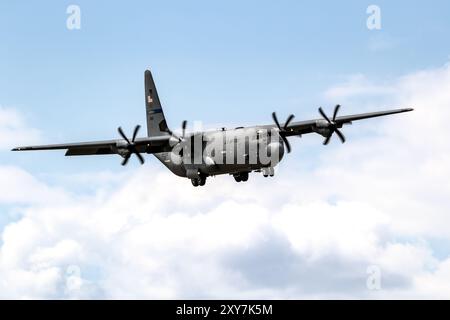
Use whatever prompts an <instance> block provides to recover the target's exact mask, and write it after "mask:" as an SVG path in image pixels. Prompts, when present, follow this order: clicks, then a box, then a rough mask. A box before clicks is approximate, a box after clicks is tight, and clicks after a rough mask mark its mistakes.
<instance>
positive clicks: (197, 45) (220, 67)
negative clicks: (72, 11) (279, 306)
mask: <svg viewBox="0 0 450 320" xmlns="http://www.w3.org/2000/svg"><path fill="white" fill-rule="evenodd" d="M71 3H72V2H66V1H53V2H52V1H47V2H45V3H42V4H37V3H36V4H30V3H28V2H25V1H15V2H3V3H2V4H1V11H0V12H1V13H0V37H1V39H2V48H3V49H2V50H1V51H0V66H1V68H0V70H1V74H0V86H1V88H2V90H1V93H0V99H1V101H2V104H3V105H7V106H9V105H12V106H17V107H19V108H20V110H21V111H23V112H25V113H26V114H27V115H28V116H29V117H30V119H31V121H32V123H33V126H35V127H38V128H40V129H42V130H43V131H44V137H45V140H48V141H55V140H56V141H61V140H65V139H69V140H72V139H74V140H80V139H81V140H83V139H92V138H94V139H95V138H109V137H112V136H114V135H115V132H114V131H115V128H116V127H117V126H118V125H119V124H120V125H123V126H124V127H126V128H128V129H129V130H131V128H132V126H134V125H135V124H136V123H141V124H143V123H144V117H143V108H144V107H143V101H142V100H143V97H142V96H143V94H142V86H143V79H142V78H143V76H142V74H143V70H144V69H145V68H146V67H151V69H152V70H153V72H154V76H155V78H156V81H157V86H158V88H159V91H160V95H161V99H162V100H163V103H164V105H165V106H166V114H167V117H168V120H169V121H170V125H171V126H172V127H177V126H179V124H180V123H181V121H182V120H183V119H188V120H191V121H192V120H202V121H204V122H205V123H220V122H224V123H233V124H234V123H235V124H246V123H250V122H253V123H258V122H269V121H270V113H271V112H272V111H273V110H277V111H279V114H280V116H281V115H285V114H286V115H287V114H288V113H291V112H293V113H295V114H296V115H297V117H311V116H315V115H316V108H317V106H318V105H319V104H325V103H330V102H329V101H324V99H323V97H322V96H321V93H322V92H323V90H324V89H325V88H327V87H329V86H330V85H332V84H333V83H335V82H337V81H339V80H340V79H341V77H343V76H345V75H347V74H355V73H363V74H365V75H367V76H368V77H371V78H381V77H382V78H386V77H396V76H398V75H401V74H404V73H406V72H411V71H414V70H419V69H423V68H429V67H433V66H438V65H442V64H443V63H444V62H445V61H447V60H448V52H449V46H450V44H449V43H448V42H447V41H445V39H446V38H447V37H446V35H447V31H448V30H449V27H450V26H449V24H450V21H449V20H448V16H447V14H446V13H447V12H448V11H449V9H450V8H449V4H448V2H446V1H435V2H433V4H432V5H430V3H429V2H426V1H419V2H415V3H414V4H411V3H410V2H408V1H396V2H395V3H394V2H392V1H379V2H377V4H378V5H379V6H380V7H381V9H382V30H380V31H369V30H368V29H367V28H366V19H367V14H366V12H365V11H366V8H367V6H368V5H369V4H371V2H361V1H345V2H343V3H334V2H324V1H314V2H299V1H282V2H280V3H278V2H272V1H267V2H261V1H245V2H240V1H239V2H232V1H231V2H230V1H227V2H214V3H211V2H210V1H204V2H202V1H193V2H189V3H185V2H173V1H168V2H164V3H161V2H159V3H156V2H149V1H136V2H131V3H128V2H127V3H121V4H120V3H117V4H111V3H110V2H108V1H79V2H77V4H78V5H80V7H81V10H82V29H81V30H79V31H69V30H67V29H66V27H65V22H66V21H65V20H66V17H67V15H66V13H65V10H66V7H67V5H68V4H71ZM372 41H381V42H383V43H386V45H385V47H386V48H383V49H381V50H373V49H371V47H370V43H371V42H372ZM337 102H338V101H336V103H337ZM333 103H334V102H333ZM330 107H331V106H330ZM68 123H70V124H71V125H68Z"/></svg>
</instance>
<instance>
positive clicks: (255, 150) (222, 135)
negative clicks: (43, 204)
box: [12, 70, 413, 187]
mask: <svg viewBox="0 0 450 320" xmlns="http://www.w3.org/2000/svg"><path fill="white" fill-rule="evenodd" d="M145 106H146V114H147V136H146V137H143V138H138V133H139V129H140V126H139V125H137V126H136V127H135V129H134V132H133V135H132V137H131V139H130V138H128V137H127V136H126V135H125V133H124V132H123V130H122V128H121V127H119V128H118V133H119V135H120V136H121V139H114V140H106V141H91V142H80V143H67V144H52V145H41V146H29V147H18V148H14V149H13V150H12V151H29V150H55V149H64V150H67V151H66V156H83V155H105V154H118V155H120V156H121V157H122V158H123V161H122V165H126V164H127V163H128V160H129V159H130V157H131V156H132V155H133V154H135V155H136V156H137V158H138V160H139V161H140V163H141V164H144V157H143V156H142V155H141V153H148V154H153V155H155V157H156V158H158V160H160V161H161V162H162V163H163V164H164V165H165V166H166V167H167V168H168V169H169V170H170V171H172V172H173V173H174V174H176V175H178V176H180V177H186V178H188V179H190V180H191V182H192V185H193V186H195V187H197V186H199V185H200V186H203V185H204V184H205V182H206V178H207V177H210V176H216V175H221V174H230V175H232V176H233V177H234V179H235V180H236V181H237V182H241V181H247V180H248V176H249V173H250V172H261V173H262V174H263V175H264V176H265V177H268V176H273V175H274V167H275V166H276V165H277V164H278V163H279V162H280V161H281V159H282V158H283V155H284V153H285V151H287V153H289V152H291V145H290V143H289V141H288V139H287V138H288V137H291V136H301V135H303V134H307V133H313V132H314V133H317V134H320V135H322V136H323V137H324V138H325V139H324V142H323V144H324V145H327V144H328V143H329V142H330V139H331V137H332V135H333V134H334V133H335V134H336V135H337V137H338V138H339V139H340V141H341V142H342V143H344V142H345V137H344V135H343V134H342V132H341V130H340V129H341V128H342V126H343V125H345V124H351V123H352V122H353V121H356V120H361V119H368V118H374V117H380V116H386V115H391V114H395V113H402V112H408V111H412V110H413V109H411V108H409V109H395V110H388V111H380V112H371V113H362V114H356V115H347V116H338V112H339V109H340V106H339V105H337V106H336V107H335V108H334V112H333V115H332V116H331V117H329V116H328V115H327V114H326V113H325V112H324V111H323V110H322V108H319V114H320V115H321V118H319V119H313V120H306V121H299V122H293V121H292V120H293V119H294V115H292V114H291V115H290V116H289V117H287V119H286V121H285V122H284V123H280V122H279V121H278V118H277V116H276V114H275V112H274V113H272V118H273V123H272V124H268V125H259V126H251V127H238V128H234V129H230V130H227V129H225V128H221V129H219V130H211V131H204V132H193V133H189V134H186V126H187V122H186V121H183V123H182V126H181V128H182V131H181V135H178V134H175V133H174V132H173V131H171V130H170V129H169V128H168V126H167V123H166V119H165V117H164V112H163V109H162V106H161V102H160V100H159V97H158V93H157V91H156V87H155V83H154V81H153V77H152V74H151V72H150V71H149V70H146V71H145Z"/></svg>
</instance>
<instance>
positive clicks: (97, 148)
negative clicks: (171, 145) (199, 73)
mask: <svg viewBox="0 0 450 320" xmlns="http://www.w3.org/2000/svg"><path fill="white" fill-rule="evenodd" d="M169 139H170V136H156V137H146V138H138V139H136V140H135V142H134V143H135V145H136V148H137V150H138V151H139V152H149V153H151V152H152V150H153V149H155V148H161V147H162V146H165V145H167V144H168V142H169ZM121 145H126V141H125V140H123V139H117V140H103V141H89V142H76V143H66V144H48V145H40V146H26V147H17V148H14V149H12V151H35V150H67V152H66V156H82V155H96V154H116V153H117V148H118V146H121Z"/></svg>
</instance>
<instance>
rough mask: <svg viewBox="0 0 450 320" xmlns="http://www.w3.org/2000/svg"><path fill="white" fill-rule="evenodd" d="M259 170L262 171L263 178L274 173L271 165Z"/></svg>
mask: <svg viewBox="0 0 450 320" xmlns="http://www.w3.org/2000/svg"><path fill="white" fill-rule="evenodd" d="M261 171H262V174H263V176H264V178H267V177H268V176H271V177H273V176H274V175H275V169H274V168H272V167H268V168H262V170H261Z"/></svg>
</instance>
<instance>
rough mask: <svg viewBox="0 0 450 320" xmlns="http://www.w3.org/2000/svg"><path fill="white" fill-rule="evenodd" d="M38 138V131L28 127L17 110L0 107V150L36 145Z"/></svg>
mask: <svg viewBox="0 0 450 320" xmlns="http://www.w3.org/2000/svg"><path fill="white" fill-rule="evenodd" d="M40 136H41V134H40V132H39V130H37V129H33V128H30V127H28V126H27V125H26V122H25V119H24V117H23V116H22V115H21V114H20V113H19V112H18V111H17V110H15V109H13V108H5V107H2V106H0V150H1V149H11V148H13V147H16V146H17V145H22V144H23V143H36V142H38V141H39V140H40Z"/></svg>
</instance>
